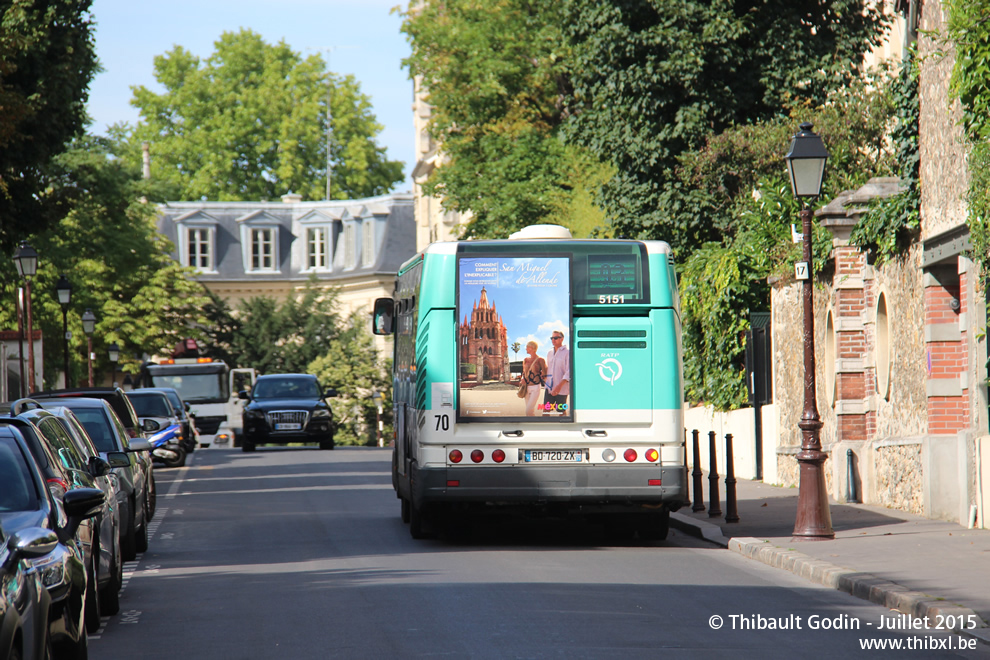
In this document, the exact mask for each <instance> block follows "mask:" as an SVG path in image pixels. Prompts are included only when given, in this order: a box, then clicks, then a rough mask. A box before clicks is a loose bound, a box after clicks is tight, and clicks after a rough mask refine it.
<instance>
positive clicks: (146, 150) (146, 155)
mask: <svg viewBox="0 0 990 660" xmlns="http://www.w3.org/2000/svg"><path fill="white" fill-rule="evenodd" d="M141 163H142V167H141V177H142V178H144V179H150V178H151V145H149V144H148V143H147V142H142V143H141Z"/></svg>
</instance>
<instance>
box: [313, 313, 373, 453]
mask: <svg viewBox="0 0 990 660" xmlns="http://www.w3.org/2000/svg"><path fill="white" fill-rule="evenodd" d="M367 326H368V323H367V320H366V317H365V316H362V315H360V314H355V315H353V316H351V318H349V319H348V320H347V322H346V324H345V325H344V326H343V328H342V332H341V334H340V336H339V338H338V339H337V341H334V342H332V343H330V344H328V345H327V346H326V347H325V351H324V352H323V354H322V355H321V356H320V357H318V358H316V359H315V360H314V361H313V362H311V363H310V364H309V366H308V372H309V373H311V374H315V375H316V377H317V378H318V379H319V380H320V382H321V383H324V384H325V385H327V386H329V387H333V388H334V389H336V390H337V397H336V398H335V399H334V400H333V402H332V407H333V415H334V421H335V422H336V425H337V432H336V441H337V442H338V443H340V444H344V445H372V444H375V429H376V428H377V421H378V420H377V409H376V408H375V404H374V401H373V399H372V395H373V393H374V392H380V393H381V394H382V397H383V404H382V423H383V425H384V426H385V427H391V425H392V412H391V411H392V395H391V389H392V361H391V360H390V359H382V358H381V357H379V355H378V352H377V350H376V349H375V346H374V340H373V339H372V336H371V334H370V333H369V332H368V327H367ZM384 439H385V441H386V442H388V441H390V440H391V437H388V438H384Z"/></svg>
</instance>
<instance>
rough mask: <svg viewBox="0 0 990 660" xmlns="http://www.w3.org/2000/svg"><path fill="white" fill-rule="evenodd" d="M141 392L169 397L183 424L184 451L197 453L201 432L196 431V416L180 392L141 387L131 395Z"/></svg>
mask: <svg viewBox="0 0 990 660" xmlns="http://www.w3.org/2000/svg"><path fill="white" fill-rule="evenodd" d="M141 392H162V393H163V394H165V396H167V397H168V400H169V401H170V402H171V403H172V408H173V409H174V410H175V414H176V415H177V416H178V418H179V423H180V424H182V447H183V449H185V450H186V452H187V453H190V454H191V453H192V452H194V451H196V447H197V446H198V445H199V437H198V436H199V431H198V430H196V422H195V415H193V414H191V413H190V412H189V409H190V406H189V404H188V403H186V402H185V401H183V400H182V397H181V396H180V395H179V391H178V390H177V389H175V388H174V387H139V388H137V389H134V390H131V391H130V392H129V394H138V393H141Z"/></svg>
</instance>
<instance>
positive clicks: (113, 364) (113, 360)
mask: <svg viewBox="0 0 990 660" xmlns="http://www.w3.org/2000/svg"><path fill="white" fill-rule="evenodd" d="M107 353H108V355H109V357H110V368H111V372H110V387H114V385H115V383H116V380H117V360H119V359H120V346H118V345H117V342H114V343H112V344H110V345H109V346H107Z"/></svg>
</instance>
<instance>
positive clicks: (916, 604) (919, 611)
mask: <svg viewBox="0 0 990 660" xmlns="http://www.w3.org/2000/svg"><path fill="white" fill-rule="evenodd" d="M670 524H671V526H672V527H674V528H676V529H679V530H681V531H682V532H686V533H688V534H690V535H692V536H695V537H698V538H701V539H704V540H706V541H708V542H710V543H714V544H715V545H719V546H722V547H723V548H727V549H729V550H732V551H733V552H736V553H738V554H740V555H742V556H744V557H748V558H749V559H753V560H756V561H758V562H761V563H764V564H767V565H768V566H773V567H774V568H782V569H784V570H786V571H790V572H791V573H794V574H795V575H798V576H800V577H803V578H805V579H806V580H808V581H810V582H813V583H815V584H820V585H823V586H826V587H831V588H832V589H835V590H837V591H844V592H846V593H848V594H850V595H853V596H856V597H857V598H861V599H863V600H868V601H870V602H871V603H875V604H877V605H880V606H882V607H886V608H887V609H890V610H895V611H897V612H900V613H902V614H909V615H911V616H914V617H925V616H927V617H929V619H930V620H931V619H934V618H935V617H936V616H938V615H941V616H943V617H961V618H962V620H967V619H968V618H969V616H970V615H972V616H973V617H975V618H976V620H977V621H978V622H979V623H980V626H981V627H979V628H960V627H954V628H953V629H952V632H954V633H956V634H959V635H963V636H964V637H970V638H972V639H976V640H978V641H979V642H982V643H983V644H986V645H988V646H990V628H988V627H986V625H987V624H986V623H985V622H984V621H983V620H982V619H981V618H980V617H979V615H977V614H976V612H974V611H973V610H971V609H970V608H968V607H962V606H960V605H955V604H953V603H950V602H948V601H946V600H940V599H939V598H936V597H934V596H931V595H929V594H924V593H921V592H919V591H911V590H909V589H907V588H906V587H904V586H902V585H899V584H897V583H895V582H890V581H889V580H884V579H882V578H878V577H877V576H875V575H871V574H869V573H862V572H859V571H853V570H850V569H847V568H843V567H841V566H836V565H835V564H830V563H829V562H827V561H823V560H820V559H814V558H812V557H809V556H808V555H805V554H803V553H800V552H797V551H794V550H784V549H782V548H778V547H775V546H772V545H770V544H769V543H768V542H766V541H763V540H762V539H758V538H754V537H737V538H729V537H726V536H725V535H724V534H722V528H721V527H719V526H718V525H715V524H712V523H707V522H704V521H702V520H697V519H695V518H691V517H689V516H685V515H684V514H681V513H671V514H670Z"/></svg>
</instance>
